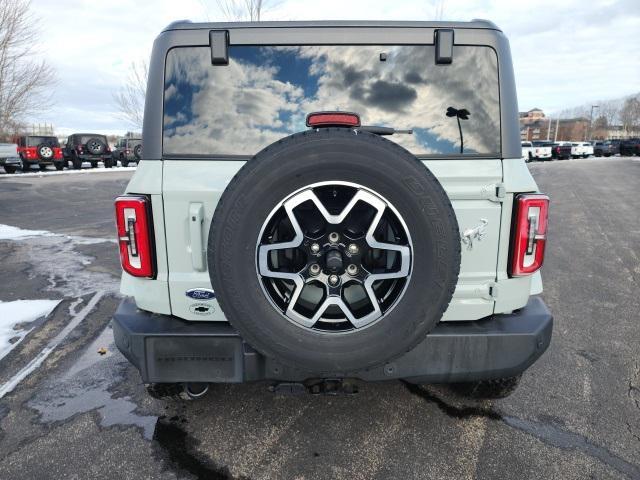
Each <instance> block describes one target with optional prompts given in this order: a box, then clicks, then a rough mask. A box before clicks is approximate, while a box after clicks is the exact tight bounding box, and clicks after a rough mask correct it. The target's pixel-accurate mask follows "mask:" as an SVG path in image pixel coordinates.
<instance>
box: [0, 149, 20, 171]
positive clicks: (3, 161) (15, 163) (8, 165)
mask: <svg viewBox="0 0 640 480" xmlns="http://www.w3.org/2000/svg"><path fill="white" fill-rule="evenodd" d="M0 165H2V166H3V167H4V171H5V172H7V173H15V171H16V169H17V168H18V167H19V166H20V157H19V156H18V145H16V144H15V143H0Z"/></svg>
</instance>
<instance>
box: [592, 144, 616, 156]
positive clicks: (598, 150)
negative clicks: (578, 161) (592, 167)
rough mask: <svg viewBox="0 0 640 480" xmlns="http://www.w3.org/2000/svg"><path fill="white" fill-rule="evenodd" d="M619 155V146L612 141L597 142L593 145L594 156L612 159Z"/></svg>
mask: <svg viewBox="0 0 640 480" xmlns="http://www.w3.org/2000/svg"><path fill="white" fill-rule="evenodd" d="M616 153H619V145H617V144H615V143H613V142H610V141H608V140H607V141H600V140H598V141H596V142H594V144H593V154H594V155H595V156H596V157H603V156H604V157H610V156H611V155H615V154H616Z"/></svg>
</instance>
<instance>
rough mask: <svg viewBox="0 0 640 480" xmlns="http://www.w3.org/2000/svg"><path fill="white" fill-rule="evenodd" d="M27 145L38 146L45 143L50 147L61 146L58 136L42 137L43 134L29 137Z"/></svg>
mask: <svg viewBox="0 0 640 480" xmlns="http://www.w3.org/2000/svg"><path fill="white" fill-rule="evenodd" d="M26 140H27V142H26V146H27V147H37V146H38V145H40V144H42V143H45V144H47V145H49V146H50V147H59V146H60V144H59V143H58V139H57V138H56V137H41V136H33V137H31V136H30V137H27V139H26Z"/></svg>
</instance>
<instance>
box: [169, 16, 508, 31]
mask: <svg viewBox="0 0 640 480" xmlns="http://www.w3.org/2000/svg"><path fill="white" fill-rule="evenodd" d="M305 27H307V28H310V27H323V28H330V27H382V28H384V27H406V28H454V29H455V28H469V29H478V30H500V29H499V28H498V26H497V25H496V24H495V23H493V22H492V21H490V20H482V19H473V20H471V21H470V22H442V21H439V22H414V21H383V20H367V21H363V20H314V21H295V22H203V23H194V22H192V21H190V20H177V21H175V22H172V23H170V24H169V25H167V26H166V28H164V30H163V31H167V30H199V29H203V30H216V29H233V28H305Z"/></svg>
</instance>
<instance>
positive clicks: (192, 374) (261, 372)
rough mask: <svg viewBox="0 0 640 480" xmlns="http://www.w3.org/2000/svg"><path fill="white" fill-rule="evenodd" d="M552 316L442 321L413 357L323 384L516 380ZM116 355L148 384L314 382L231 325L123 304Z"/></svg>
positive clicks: (545, 336)
mask: <svg viewBox="0 0 640 480" xmlns="http://www.w3.org/2000/svg"><path fill="white" fill-rule="evenodd" d="M552 328H553V317H552V316H551V313H550V312H549V310H548V308H547V306H546V305H545V304H544V302H543V301H542V300H541V299H540V298H538V297H532V298H530V300H529V303H528V304H527V305H526V306H525V307H524V308H522V309H520V310H518V311H517V312H514V313H512V314H504V315H493V316H491V317H488V318H485V319H483V320H478V321H474V322H442V323H440V324H438V325H437V326H436V327H435V328H434V329H433V331H432V332H431V333H430V334H429V335H427V337H426V338H425V340H424V341H423V342H422V343H420V344H419V345H418V346H416V347H415V348H414V349H413V350H411V351H410V352H407V353H406V354H405V355H403V356H402V357H400V358H397V359H396V360H393V361H392V362H389V363H386V364H384V365H381V366H379V367H376V368H372V369H368V370H363V371H357V372H334V373H332V374H331V375H327V374H324V375H323V377H331V378H340V377H348V378H359V379H362V380H366V381H380V380H391V379H399V378H402V379H405V380H407V381H409V382H412V383H449V382H467V381H474V380H483V379H489V378H501V377H510V376H513V375H517V374H519V373H521V372H523V371H524V370H526V369H527V368H528V367H529V366H531V365H532V364H533V362H535V361H536V360H537V359H538V358H539V357H540V356H541V355H542V354H543V353H544V351H545V350H546V349H547V347H548V346H549V343H550V341H551V331H552ZM113 331H114V336H115V341H116V345H117V346H118V349H119V350H120V351H121V352H122V353H123V354H124V355H125V356H126V357H127V358H128V359H129V361H130V362H131V363H133V365H135V366H136V367H137V368H138V370H140V373H141V375H142V379H143V381H144V382H147V383H152V382H153V383H173V382H221V383H239V382H249V381H255V380H266V379H268V380H277V381H303V380H307V379H310V378H317V377H318V375H317V374H314V373H313V372H304V371H300V370H297V369H293V368H290V367H288V366H285V365H282V364H280V363H278V362H277V361H275V360H272V359H269V358H266V357H264V356H263V355H261V354H260V353H258V352H256V351H255V350H254V349H253V348H252V347H251V346H250V345H248V344H247V343H246V342H244V341H243V339H242V338H241V337H240V336H239V335H238V333H237V332H236V331H235V330H234V329H233V327H231V325H229V324H228V323H226V322H219V323H215V322H207V323H204V322H188V321H184V320H181V319H178V318H176V317H171V316H168V315H159V314H153V313H149V312H146V311H143V310H139V309H138V308H137V307H136V305H135V302H134V301H133V299H131V298H125V299H124V300H123V301H122V303H121V304H120V306H119V307H118V310H117V311H116V313H115V315H114V317H113Z"/></svg>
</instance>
